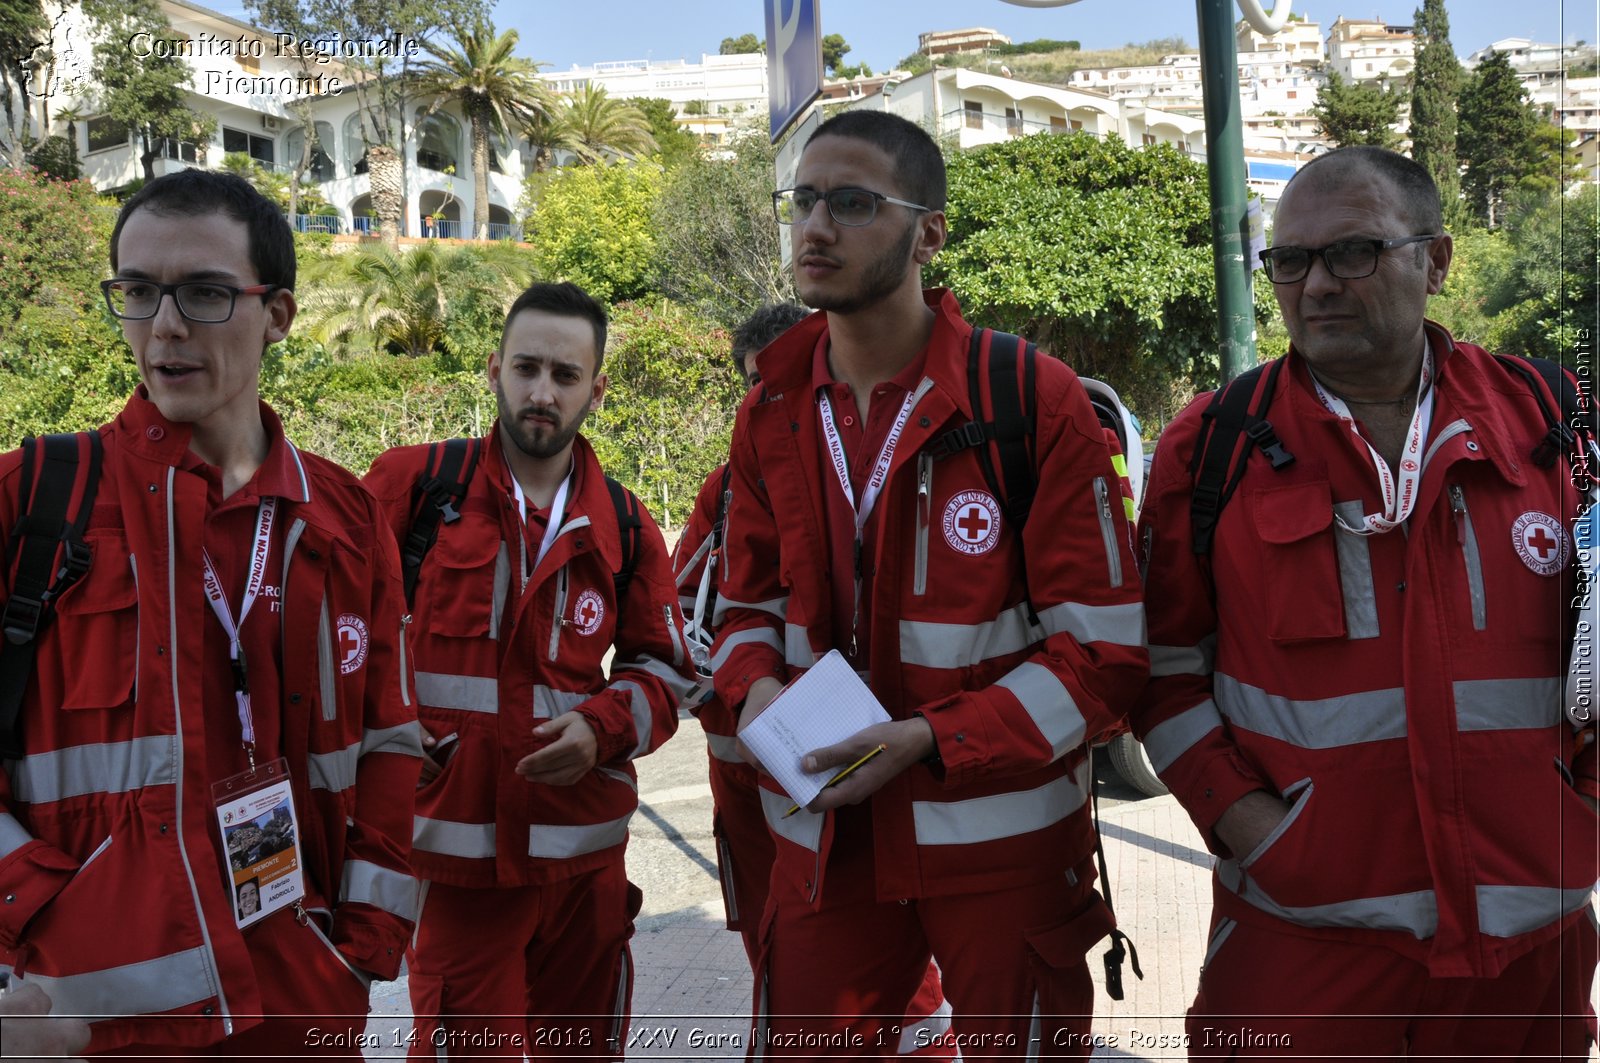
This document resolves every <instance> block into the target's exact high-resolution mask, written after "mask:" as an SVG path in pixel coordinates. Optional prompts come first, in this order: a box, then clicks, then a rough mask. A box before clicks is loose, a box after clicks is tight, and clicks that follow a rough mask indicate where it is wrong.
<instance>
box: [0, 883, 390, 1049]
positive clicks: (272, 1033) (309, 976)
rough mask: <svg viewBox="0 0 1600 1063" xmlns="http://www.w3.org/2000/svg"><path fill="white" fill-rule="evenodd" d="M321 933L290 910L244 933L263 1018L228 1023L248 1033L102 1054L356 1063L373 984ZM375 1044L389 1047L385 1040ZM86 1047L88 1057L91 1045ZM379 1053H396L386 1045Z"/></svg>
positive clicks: (315, 920) (316, 921)
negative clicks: (348, 1062)
mask: <svg viewBox="0 0 1600 1063" xmlns="http://www.w3.org/2000/svg"><path fill="white" fill-rule="evenodd" d="M324 929H325V927H324V926H323V922H322V920H321V919H320V918H319V917H318V916H317V915H315V914H313V915H312V916H311V917H310V922H308V923H299V922H297V921H296V920H295V915H294V912H293V911H292V910H289V909H284V910H282V911H278V912H274V913H273V914H272V915H270V916H268V917H267V918H265V919H263V920H262V921H261V922H259V923H256V924H255V925H254V926H251V927H248V928H246V929H245V931H244V937H245V943H246V944H247V945H248V946H249V949H250V959H251V961H252V962H253V963H254V965H255V973H256V983H257V985H258V986H259V987H260V993H261V1002H262V1011H263V1012H264V1017H263V1018H262V1019H261V1020H260V1021H256V1018H255V1016H244V1015H235V1016H234V1021H235V1028H236V1029H238V1028H239V1027H242V1026H245V1025H246V1024H247V1023H249V1024H250V1025H249V1026H248V1028H245V1029H242V1030H240V1031H239V1032H238V1033H236V1034H234V1035H233V1036H232V1037H229V1038H226V1039H225V1040H223V1041H220V1042H218V1043H217V1044H214V1045H209V1046H207V1047H205V1048H181V1047H173V1046H171V1045H163V1044H160V1043H159V1042H152V1043H147V1044H134V1045H128V1046H126V1047H124V1048H118V1049H114V1050H112V1051H110V1052H106V1053H103V1054H104V1055H107V1056H147V1057H148V1056H154V1057H165V1058H169V1059H177V1058H196V1057H198V1058H213V1059H216V1058H222V1059H234V1058H244V1057H250V1058H252V1059H255V1060H295V1061H299V1060H303V1059H306V1058H318V1059H356V1060H359V1059H360V1058H361V1057H362V1052H361V1049H362V1041H363V1031H364V1030H365V1029H366V1027H367V1000H368V996H369V990H370V987H371V981H370V979H368V978H367V977H366V975H365V974H364V973H362V974H357V973H356V972H354V971H352V970H351V968H350V966H349V965H348V964H347V963H346V962H345V961H344V959H343V958H342V957H341V956H340V955H339V954H338V953H336V952H335V951H334V948H333V945H332V944H331V943H329V941H328V939H327V937H326V936H325V935H324V934H323V933H322V931H323V930H324ZM171 1021H173V1022H183V1021H185V1020H184V1019H181V1018H175V1019H173V1020H171ZM208 1021H209V1020H208ZM91 1029H92V1027H91ZM377 1036H378V1037H379V1039H380V1040H389V1041H392V1038H388V1037H385V1036H384V1035H377ZM89 1047H90V1051H91V1052H93V1051H94V1044H93V1042H90V1046H89ZM384 1047H385V1048H387V1049H388V1050H389V1051H390V1052H394V1051H395V1045H394V1044H392V1043H389V1044H385V1045H384ZM3 1050H4V1049H3V1045H0V1051H3Z"/></svg>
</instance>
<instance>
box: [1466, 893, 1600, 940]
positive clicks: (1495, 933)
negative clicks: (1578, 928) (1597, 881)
mask: <svg viewBox="0 0 1600 1063" xmlns="http://www.w3.org/2000/svg"><path fill="white" fill-rule="evenodd" d="M1593 893H1594V888H1593V887H1592V886H1585V887H1581V888H1579V889H1571V890H1564V889H1560V888H1558V887H1555V886H1479V887H1478V889H1477V897H1478V929H1479V930H1481V931H1482V932H1483V933H1485V934H1488V935H1489V936H1490V937H1497V938H1509V937H1516V936H1517V935H1518V934H1526V933H1527V932H1528V931H1530V930H1538V929H1539V928H1540V927H1542V926H1549V925H1550V924H1551V923H1554V922H1556V921H1557V920H1559V919H1562V918H1565V917H1566V916H1568V915H1571V914H1572V913H1573V912H1575V911H1577V910H1578V909H1579V908H1582V907H1584V906H1585V905H1587V904H1588V903H1589V897H1590V896H1591V895H1592V894H1593Z"/></svg>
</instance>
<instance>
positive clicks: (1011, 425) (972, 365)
mask: <svg viewBox="0 0 1600 1063" xmlns="http://www.w3.org/2000/svg"><path fill="white" fill-rule="evenodd" d="M985 336H988V337H989V344H988V349H987V353H988V358H987V362H986V361H985V358H984V354H985V348H984V342H983V338H984V337H985ZM1037 356H1038V351H1037V349H1036V348H1035V347H1034V345H1033V344H1031V343H1027V342H1025V341H1023V340H1022V339H1020V338H1019V337H1017V336H1013V335H1011V334H1010V333H1007V332H995V331H994V330H992V329H973V330H972V343H971V345H970V346H969V347H968V349H967V395H968V397H969V400H970V401H971V403H972V411H973V420H971V421H968V422H967V423H966V424H963V425H961V426H959V427H957V428H952V429H951V430H950V431H948V432H946V433H944V434H943V435H942V436H940V437H938V438H937V439H935V440H934V441H933V442H932V443H931V444H930V445H929V446H928V453H930V454H932V455H933V457H934V459H935V460H939V459H942V458H947V457H950V456H951V455H952V454H957V453H959V452H961V451H963V450H967V449H970V448H976V449H977V452H978V466H979V467H980V468H981V469H982V470H983V479H984V482H985V483H987V484H988V485H989V490H990V492H991V493H992V494H993V495H994V496H995V498H996V499H997V500H999V502H1000V506H1001V508H1002V509H1003V510H1004V511H1005V515H1006V517H1007V518H1008V519H1010V521H1011V522H1012V523H1013V524H1014V525H1016V528H1017V531H1018V532H1020V531H1021V530H1022V528H1023V526H1024V525H1025V524H1026V523H1027V521H1028V513H1029V511H1030V510H1031V509H1032V508H1033V497H1034V494H1035V492H1036V490H1037V488H1038V483H1037V475H1036V473H1035V470H1034V467H1033V455H1032V452H1031V449H1032V448H1031V444H1032V442H1033V434H1034V417H1035V413H1036V407H1035V404H1034V390H1035V389H1034V374H1035V372H1036V370H1035V359H1036V358H1037ZM1019 359H1020V360H1021V362H1022V374H1023V383H1022V386H1021V388H1020V390H1019V388H1018V385H1017V362H1018V360H1019ZM985 376H987V377H988V380H989V409H988V414H989V416H988V417H987V418H985V417H984V402H983V394H984V392H983V380H984V377H985ZM990 443H994V444H995V449H996V450H997V451H998V453H999V458H1000V468H999V470H998V475H997V474H996V469H995V464H994V460H993V458H992V457H991V456H990V452H989V446H988V444H990Z"/></svg>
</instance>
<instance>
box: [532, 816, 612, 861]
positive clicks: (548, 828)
mask: <svg viewBox="0 0 1600 1063" xmlns="http://www.w3.org/2000/svg"><path fill="white" fill-rule="evenodd" d="M632 818H633V813H631V812H630V813H628V814H627V815H626V816H622V817H619V818H617V819H613V820H610V821H609V822H606V823H586V824H583V825H582V826H577V827H574V826H570V825H568V824H558V823H535V824H534V825H533V826H531V827H529V828H528V855H529V856H537V857H540V858H541V859H545V860H566V859H569V858H571V857H574V856H582V855H583V854H584V853H593V852H598V851H600V850H601V849H609V848H611V847H612V846H614V845H621V844H622V843H623V842H625V841H627V840H628V820H630V819H632Z"/></svg>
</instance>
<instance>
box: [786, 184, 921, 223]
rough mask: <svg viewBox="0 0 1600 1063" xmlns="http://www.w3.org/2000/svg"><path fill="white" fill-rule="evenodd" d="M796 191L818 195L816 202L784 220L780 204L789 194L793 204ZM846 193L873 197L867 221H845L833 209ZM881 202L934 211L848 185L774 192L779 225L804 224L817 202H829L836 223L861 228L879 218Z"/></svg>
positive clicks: (831, 214)
mask: <svg viewBox="0 0 1600 1063" xmlns="http://www.w3.org/2000/svg"><path fill="white" fill-rule="evenodd" d="M796 192H810V193H811V194H812V195H815V196H816V197H817V199H816V202H814V203H812V204H811V208H810V210H807V211H806V212H805V214H803V215H800V216H797V217H794V218H790V219H789V220H788V221H784V220H783V208H782V206H781V205H780V204H781V203H782V202H783V200H784V197H786V196H787V197H788V200H789V202H790V204H791V205H792V204H793V203H794V194H795V193H796ZM845 193H854V194H857V195H865V196H871V197H872V213H870V214H868V215H867V220H866V221H845V220H844V219H843V218H841V217H839V215H838V214H837V213H835V211H834V209H833V197H834V196H837V195H842V194H845ZM880 202H881V203H893V204H894V205H895V206H897V207H907V208H909V209H911V210H915V211H920V212H922V213H924V214H931V213H933V208H932V207H924V206H923V205H922V204H921V203H912V202H911V201H910V200H905V199H896V198H895V197H894V196H886V195H884V194H883V193H882V192H874V191H873V190H872V189H870V188H856V187H853V186H847V187H844V188H831V189H829V190H828V191H826V192H818V191H817V190H816V189H814V188H780V189H778V190H777V191H776V192H774V193H772V214H773V216H774V217H775V218H777V219H778V224H779V225H794V224H796V223H802V224H803V223H804V222H805V220H806V219H807V218H809V217H811V211H813V210H816V209H817V203H826V204H828V217H830V218H832V219H833V220H834V223H835V224H837V225H843V226H845V227H846V228H849V229H859V228H861V227H862V226H865V225H871V224H872V223H873V221H875V220H876V219H877V217H878V204H879V203H880Z"/></svg>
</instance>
